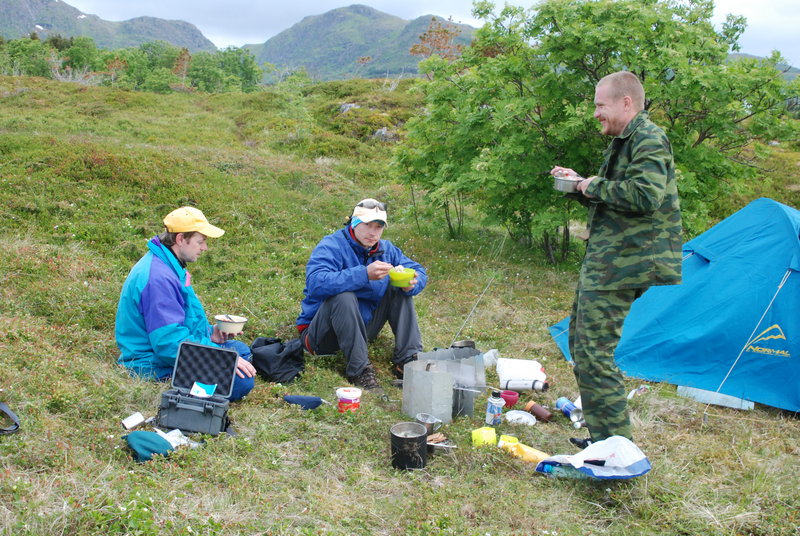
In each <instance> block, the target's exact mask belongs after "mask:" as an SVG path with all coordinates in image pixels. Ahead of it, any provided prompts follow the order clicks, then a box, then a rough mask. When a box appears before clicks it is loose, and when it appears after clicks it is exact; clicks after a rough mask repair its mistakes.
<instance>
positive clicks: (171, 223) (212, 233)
mask: <svg viewBox="0 0 800 536" xmlns="http://www.w3.org/2000/svg"><path fill="white" fill-rule="evenodd" d="M164 225H165V226H166V227H167V231H169V232H170V233H191V232H198V233H202V234H204V235H206V236H208V237H210V238H219V237H220V236H222V235H223V234H225V231H223V230H222V229H220V228H219V227H214V226H213V225H211V224H210V223H208V220H207V219H206V217H205V216H203V213H202V212H200V211H199V210H197V209H196V208H194V207H181V208H176V209H175V210H173V211H172V212H170V213H169V214H167V215H166V216H165V217H164Z"/></svg>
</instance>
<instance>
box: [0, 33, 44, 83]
mask: <svg viewBox="0 0 800 536" xmlns="http://www.w3.org/2000/svg"><path fill="white" fill-rule="evenodd" d="M33 35H35V34H33ZM50 58H51V54H50V49H49V48H48V47H47V46H46V45H45V44H44V43H42V42H41V41H40V40H39V38H38V37H37V38H36V39H32V38H30V37H22V38H20V39H12V40H11V41H8V42H6V43H5V45H4V46H3V51H2V57H0V68H2V70H3V73H4V74H10V75H24V76H43V77H48V78H49V77H50V75H51V72H50Z"/></svg>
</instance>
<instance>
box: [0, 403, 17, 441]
mask: <svg viewBox="0 0 800 536" xmlns="http://www.w3.org/2000/svg"><path fill="white" fill-rule="evenodd" d="M0 412H3V413H5V414H6V415H8V417H9V418H10V419H11V420H12V421H13V422H14V424H13V425H12V426H9V427H8V428H0V435H4V434H13V433H14V432H16V431H17V430H19V417H17V415H16V413H14V412H13V411H11V408H9V407H8V406H7V405H6V403H5V402H0Z"/></svg>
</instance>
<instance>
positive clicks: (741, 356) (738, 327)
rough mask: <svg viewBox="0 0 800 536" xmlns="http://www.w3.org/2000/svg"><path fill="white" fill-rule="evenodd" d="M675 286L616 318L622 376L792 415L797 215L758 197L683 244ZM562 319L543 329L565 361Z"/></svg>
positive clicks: (797, 351) (798, 280)
mask: <svg viewBox="0 0 800 536" xmlns="http://www.w3.org/2000/svg"><path fill="white" fill-rule="evenodd" d="M683 253H684V260H683V284H681V285H675V286H664V287H653V288H651V289H650V290H648V291H647V292H646V293H645V294H644V295H643V296H642V297H641V298H640V299H638V300H637V301H636V302H635V303H634V304H633V307H632V308H631V311H630V313H629V314H628V317H627V318H626V320H625V324H624V326H623V331H622V339H621V340H620V343H619V346H618V347H617V352H616V360H617V364H618V365H619V367H620V368H621V369H622V371H623V372H624V373H625V374H626V375H628V376H631V377H635V378H641V379H645V380H650V381H664V382H668V383H672V384H676V385H685V386H689V387H695V388H698V389H704V390H707V391H713V392H719V393H723V394H727V395H730V396H734V397H738V398H742V399H745V400H751V401H753V402H759V403H762V404H767V405H769V406H774V407H778V408H784V409H787V410H791V411H800V211H797V210H795V209H793V208H791V207H788V206H786V205H782V204H780V203H777V202H775V201H772V200H770V199H758V200H756V201H753V202H752V203H750V204H749V205H747V206H746V207H745V208H743V209H742V210H740V211H738V212H736V213H735V214H733V215H732V216H730V217H728V218H726V219H725V220H723V221H722V222H720V223H719V224H717V225H716V226H714V227H713V228H711V229H709V230H708V231H706V232H705V233H703V234H702V235H700V236H698V237H697V238H695V239H693V240H690V241H689V242H687V243H686V244H684V246H683ZM565 322H566V321H562V322H559V324H556V325H555V326H553V327H552V328H551V333H552V334H553V336H554V339H555V340H556V342H557V343H558V344H559V347H560V348H561V349H562V351H564V350H566V351H565V355H567V356H568V355H569V350H568V349H566V338H567V337H566V329H567V327H568V324H566V323H565Z"/></svg>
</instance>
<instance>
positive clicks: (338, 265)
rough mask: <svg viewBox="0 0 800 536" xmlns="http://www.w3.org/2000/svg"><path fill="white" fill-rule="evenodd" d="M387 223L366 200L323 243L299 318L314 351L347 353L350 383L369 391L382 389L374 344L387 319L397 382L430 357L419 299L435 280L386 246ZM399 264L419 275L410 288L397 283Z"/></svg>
mask: <svg viewBox="0 0 800 536" xmlns="http://www.w3.org/2000/svg"><path fill="white" fill-rule="evenodd" d="M386 221H387V220H386V206H385V205H384V204H383V203H380V202H378V201H376V200H375V199H364V200H363V201H361V202H359V203H358V204H357V205H356V207H355V208H354V209H353V214H352V215H351V216H350V218H349V220H348V221H347V223H346V225H345V227H344V228H343V229H340V230H338V231H336V232H335V233H332V234H330V235H328V236H326V237H325V238H323V239H322V240H320V242H319V243H318V244H317V246H316V247H315V248H314V251H312V252H311V258H310V259H309V260H308V265H307V266H306V287H305V290H304V291H303V293H304V294H305V297H304V298H303V302H302V304H301V312H300V316H299V317H298V318H297V329H298V330H299V331H300V338H301V340H302V341H303V344H304V346H305V348H306V350H308V351H309V352H311V353H314V354H329V353H334V352H336V351H337V350H340V349H341V350H342V352H343V353H344V356H345V358H346V359H347V365H346V369H345V372H346V374H347V378H348V380H349V381H350V382H351V383H353V384H354V385H356V386H359V387H363V388H364V389H366V390H374V389H379V388H380V385H379V384H378V380H377V378H376V376H375V369H374V367H373V366H372V363H370V360H369V356H368V355H367V341H368V340H369V341H372V340H374V339H375V338H377V336H378V333H379V332H380V330H381V328H383V326H384V324H386V322H387V321H388V322H389V326H390V327H391V328H392V332H393V333H394V336H395V346H394V355H393V357H392V364H393V369H392V371H393V373H394V374H395V376H397V377H398V378H402V377H403V366H404V365H405V364H406V363H408V362H409V361H413V360H414V359H416V355H417V353H418V352H420V351H422V336H421V334H420V331H419V326H418V324H417V312H416V310H415V309H414V300H413V297H414V296H416V295H417V294H419V293H420V292H422V289H424V288H425V284H426V283H427V281H428V276H427V274H426V273H425V269H424V268H423V267H422V266H420V265H419V264H418V263H416V262H414V261H413V260H411V259H409V258H408V257H406V256H405V255H404V254H403V252H402V251H400V248H398V247H397V246H395V245H394V244H392V243H391V242H389V241H388V240H381V235H382V234H383V231H384V229H385V228H386ZM396 266H403V267H405V268H411V269H413V270H415V272H416V274H415V276H414V277H413V278H412V279H411V281H410V282H409V283H408V286H406V287H393V286H390V285H389V277H388V275H389V271H390V270H391V269H392V268H393V267H396Z"/></svg>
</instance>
